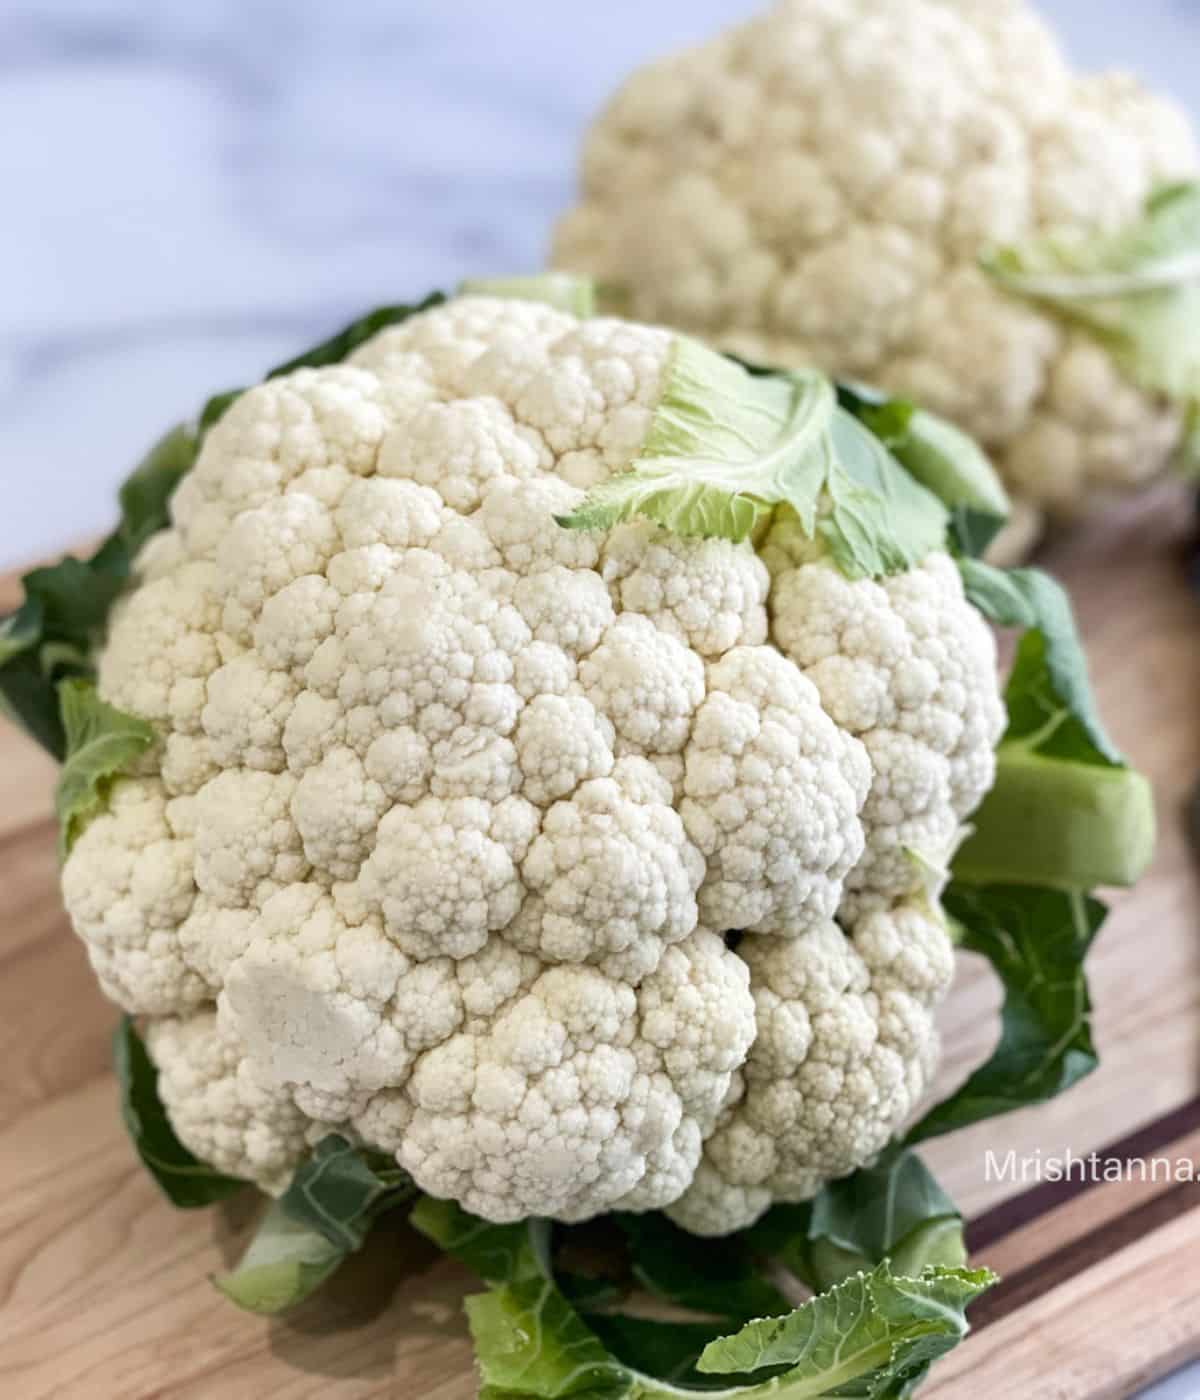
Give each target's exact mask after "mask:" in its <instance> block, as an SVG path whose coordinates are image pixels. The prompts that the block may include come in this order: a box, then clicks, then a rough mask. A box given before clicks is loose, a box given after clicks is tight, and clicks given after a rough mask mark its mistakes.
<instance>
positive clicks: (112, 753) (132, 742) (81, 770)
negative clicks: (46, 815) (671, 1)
mask: <svg viewBox="0 0 1200 1400" xmlns="http://www.w3.org/2000/svg"><path fill="white" fill-rule="evenodd" d="M58 695H59V704H60V707H61V713H62V721H63V730H64V733H65V735H66V756H65V759H64V762H63V769H62V772H61V773H60V774H59V778H58V784H57V786H56V787H55V789H54V807H55V811H56V812H57V813H58V827H59V854H60V855H61V856H62V858H63V859H64V860H65V859H66V858H67V856H69V855H70V854H71V848H72V846H74V844H75V842H76V841H77V840H78V839H79V837H80V835H81V834H82V832H83V830H84V828H85V827H86V826H87V824H88V822H89V821H91V820H92V818H93V817H95V816H96V815H97V814H98V813H100V812H102V811H103V810H104V809H105V807H107V805H108V795H109V792H110V791H111V789H112V785H113V783H114V782H115V781H116V780H117V779H118V778H119V777H121V776H122V775H123V774H125V773H128V772H129V771H130V769H131V768H132V767H133V766H134V765H135V764H136V763H137V761H138V759H139V758H141V756H142V755H143V754H144V753H145V752H146V750H147V749H149V748H151V747H152V746H153V745H154V743H155V741H156V735H155V733H154V730H153V729H152V728H151V727H150V725H148V724H147V723H146V722H145V720H142V719H138V718H137V717H136V716H135V715H127V714H123V713H122V712H121V711H120V710H115V709H113V707H112V706H111V705H108V704H106V703H105V702H104V701H103V700H101V699H100V697H99V695H98V694H97V693H96V687H95V686H94V685H93V684H92V682H91V681H83V680H67V681H63V682H62V683H61V684H60V685H59V687H58Z"/></svg>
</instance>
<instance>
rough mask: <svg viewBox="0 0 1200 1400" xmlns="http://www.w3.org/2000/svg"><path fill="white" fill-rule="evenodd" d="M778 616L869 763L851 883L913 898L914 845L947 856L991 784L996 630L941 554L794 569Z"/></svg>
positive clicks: (788, 648) (996, 716)
mask: <svg viewBox="0 0 1200 1400" xmlns="http://www.w3.org/2000/svg"><path fill="white" fill-rule="evenodd" d="M771 611H772V635H773V637H774V640H775V642H776V644H777V645H778V646H779V648H780V650H781V651H782V652H783V654H784V655H785V656H787V657H789V658H790V659H791V660H792V661H793V662H794V663H795V664H796V666H798V667H799V668H800V670H801V671H802V672H803V674H804V675H805V676H806V677H807V678H808V680H810V681H811V682H812V683H813V684H814V685H815V687H816V689H817V691H818V693H819V695H820V698H821V705H822V707H823V708H824V710H825V711H826V713H827V714H828V715H829V716H830V717H831V718H832V719H833V721H834V722H835V723H836V724H837V725H838V726H839V727H840V728H841V729H842V730H844V731H845V732H847V733H849V734H852V735H854V736H855V737H856V738H858V739H859V740H860V741H861V742H862V744H863V746H864V748H865V749H866V751H867V754H868V756H869V758H870V763H871V787H870V793H869V795H868V797H867V800H866V802H865V804H864V805H863V808H862V813H861V819H862V825H863V829H864V831H865V834H866V849H865V851H864V853H863V855H862V858H861V859H860V860H859V861H858V863H857V864H856V866H855V869H854V871H853V873H852V874H851V875H850V877H849V879H848V881H847V885H848V888H849V889H850V890H851V891H853V892H854V894H855V897H856V898H857V899H858V900H860V901H865V902H866V903H870V902H872V901H876V900H884V901H891V900H894V899H896V898H899V897H901V896H903V895H905V894H909V893H912V892H913V891H914V890H916V889H917V888H918V887H919V886H920V882H921V874H920V870H919V868H918V867H917V866H916V865H915V864H914V862H913V860H912V853H914V852H916V853H918V854H919V855H920V856H922V857H923V858H924V859H925V860H926V861H928V862H929V863H930V864H931V865H934V866H943V865H945V864H947V863H948V862H949V859H950V856H951V854H952V853H953V850H954V848H955V845H956V844H957V841H958V839H959V835H960V832H961V828H962V824H963V821H964V820H965V818H966V817H967V816H968V814H969V813H970V812H971V811H973V810H974V808H975V807H976V806H977V805H978V803H979V801H980V799H981V798H982V797H983V795H984V793H985V792H986V791H987V790H988V788H989V787H990V786H991V783H992V777H993V774H994V772H995V758H994V754H993V750H994V747H995V744H996V741H997V740H998V739H999V737H1000V734H1001V732H1002V731H1003V728H1004V722H1005V716H1004V707H1003V705H1002V703H1001V701H1000V697H999V694H998V692H997V688H996V644H995V640H994V638H993V636H992V633H991V631H990V629H989V628H988V626H987V624H986V623H985V622H984V621H983V619H982V618H981V617H980V615H979V614H978V613H977V612H975V610H974V609H973V608H972V607H971V606H970V605H969V604H968V603H967V602H966V600H965V599H964V597H963V592H962V580H961V578H960V576H959V572H958V570H957V568H956V567H955V565H954V564H953V562H952V561H951V560H950V559H949V558H948V557H947V556H946V555H940V554H935V555H931V556H930V557H929V559H927V560H926V562H925V564H924V565H923V566H922V567H920V568H918V569H914V570H912V571H910V572H909V573H906V574H898V575H895V576H894V577H892V578H888V579H884V580H882V581H880V582H878V583H876V582H872V581H870V580H853V581H852V580H850V579H847V578H845V577H844V576H843V575H842V574H840V573H838V572H837V571H836V570H835V569H833V568H830V567H829V566H828V565H826V564H803V565H801V566H800V567H799V568H795V569H785V570H784V571H783V572H781V573H780V574H778V575H777V576H776V578H775V580H774V583H773V587H772V594H771Z"/></svg>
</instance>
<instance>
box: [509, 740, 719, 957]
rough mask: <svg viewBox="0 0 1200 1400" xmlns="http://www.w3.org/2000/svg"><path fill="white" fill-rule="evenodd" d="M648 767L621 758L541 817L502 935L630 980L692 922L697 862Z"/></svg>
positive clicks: (700, 866)
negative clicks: (522, 892) (514, 910)
mask: <svg viewBox="0 0 1200 1400" xmlns="http://www.w3.org/2000/svg"><path fill="white" fill-rule="evenodd" d="M671 796H672V795H671V790H670V788H669V787H668V785H667V784H666V783H665V782H664V781H663V780H662V778H661V777H660V776H659V775H658V774H657V773H656V772H655V770H654V769H653V768H652V767H651V765H650V764H648V763H646V762H645V761H644V760H642V759H638V758H624V759H621V760H620V762H619V763H617V765H616V766H615V767H614V769H613V772H612V776H611V777H610V778H593V779H591V780H590V781H588V782H586V783H584V784H583V785H582V786H581V787H580V788H579V789H578V791H577V792H576V793H575V794H574V796H573V797H572V798H571V799H570V800H569V801H564V802H556V803H555V804H554V806H552V807H551V808H550V809H549V811H548V812H546V814H545V816H544V817H543V819H542V825H541V831H540V833H539V835H538V836H537V838H536V839H535V840H534V842H533V844H532V845H531V846H530V848H529V854H528V855H527V856H526V858H525V860H524V863H523V864H522V867H521V876H522V879H523V880H524V883H525V886H526V888H527V889H528V890H529V892H530V898H529V899H528V900H527V901H526V903H525V906H524V908H522V910H521V913H520V917H519V918H518V919H516V921H515V922H514V923H513V924H512V926H511V927H510V928H509V929H508V930H507V933H506V936H507V937H508V938H510V939H511V940H512V941H513V942H514V943H516V944H517V946H518V947H521V948H523V949H526V950H528V951H531V952H537V953H539V954H540V956H541V957H542V958H544V959H545V960H546V961H548V962H595V963H599V964H600V965H601V966H603V967H605V968H606V969H607V970H609V971H611V972H612V973H613V974H614V975H618V976H624V977H627V978H629V979H630V980H631V981H636V980H638V979H639V978H640V977H641V976H642V975H644V974H645V973H647V972H649V971H651V970H652V969H653V968H654V967H655V966H657V964H658V961H659V959H660V958H661V956H662V949H663V947H664V945H666V944H668V943H673V942H677V941H678V940H679V939H681V938H685V937H687V935H688V934H689V933H691V932H692V930H693V929H694V928H695V927H696V918H697V914H696V900H695V893H696V887H697V885H698V884H699V883H700V879H701V876H702V875H703V872H704V862H703V860H701V858H700V855H699V853H698V852H697V851H696V849H695V847H694V846H693V845H692V843H691V842H690V841H689V840H688V838H687V835H686V834H685V832H684V826H683V822H682V821H681V820H680V817H679V814H678V813H677V812H676V811H675V809H674V807H673V806H672V805H671Z"/></svg>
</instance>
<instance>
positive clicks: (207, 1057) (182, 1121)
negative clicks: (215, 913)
mask: <svg viewBox="0 0 1200 1400" xmlns="http://www.w3.org/2000/svg"><path fill="white" fill-rule="evenodd" d="M146 1044H147V1048H148V1049H149V1051H150V1055H151V1058H152V1059H153V1060H154V1063H155V1066H156V1067H157V1069H158V1093H159V1097H160V1098H161V1099H162V1102H163V1106H164V1107H165V1108H166V1110H167V1115H168V1117H169V1118H170V1120H171V1126H172V1127H173V1128H174V1130H175V1134H176V1136H177V1137H178V1138H179V1140H180V1142H182V1143H183V1145H184V1146H185V1147H186V1148H188V1149H189V1150H190V1151H191V1152H192V1153H193V1154H194V1155H195V1156H196V1157H198V1158H199V1159H200V1161H202V1162H206V1163H208V1165H209V1166H212V1167H215V1168H216V1169H217V1170H218V1171H220V1172H223V1173H225V1174H226V1175H228V1176H232V1177H236V1178H238V1179H239V1180H243V1181H252V1182H254V1183H255V1184H256V1185H257V1186H260V1187H261V1188H262V1189H263V1190H264V1191H267V1192H270V1193H271V1194H272V1195H278V1194H279V1193H280V1192H282V1191H283V1190H284V1189H285V1188H286V1186H287V1184H288V1181H289V1180H290V1178H291V1175H292V1172H293V1171H294V1170H295V1169H296V1167H297V1166H298V1165H299V1163H300V1162H301V1161H303V1159H304V1158H305V1157H306V1156H307V1155H308V1151H309V1148H310V1146H311V1145H312V1144H313V1143H314V1142H316V1141H318V1140H319V1139H320V1138H321V1137H323V1136H324V1135H325V1132H326V1131H328V1130H329V1128H331V1127H332V1125H329V1127H326V1126H325V1125H321V1124H318V1123H314V1122H313V1120H311V1119H310V1118H309V1117H308V1116H307V1115H306V1114H304V1113H302V1112H301V1111H300V1110H299V1109H298V1108H297V1107H296V1105H295V1104H294V1103H293V1102H292V1096H291V1094H289V1093H288V1092H287V1091H285V1090H280V1089H275V1088H272V1087H271V1086H269V1085H268V1084H266V1083H264V1082H263V1080H262V1079H261V1078H260V1077H259V1074H258V1073H257V1071H256V1069H255V1066H254V1065H253V1064H252V1062H251V1061H250V1059H249V1058H248V1057H247V1056H246V1053H245V1050H244V1048H243V1047H242V1046H241V1045H239V1044H238V1042H237V1041H236V1040H235V1039H233V1038H232V1037H231V1036H230V1035H229V1033H228V1032H227V1031H224V1030H223V1029H222V1028H221V1027H219V1026H218V1023H217V1015H216V1012H215V1011H213V1010H212V1009H211V1008H205V1009H204V1010H201V1011H199V1012H197V1013H196V1014H194V1015H192V1016H187V1017H182V1018H180V1017H164V1018H162V1019H160V1020H154V1021H151V1022H150V1023H149V1024H148V1025H147V1027H146Z"/></svg>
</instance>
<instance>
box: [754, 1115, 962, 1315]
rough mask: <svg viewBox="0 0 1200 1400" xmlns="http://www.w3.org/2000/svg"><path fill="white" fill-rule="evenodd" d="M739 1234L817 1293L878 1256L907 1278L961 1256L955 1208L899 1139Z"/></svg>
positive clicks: (864, 1267) (947, 1264) (959, 1224)
mask: <svg viewBox="0 0 1200 1400" xmlns="http://www.w3.org/2000/svg"><path fill="white" fill-rule="evenodd" d="M739 1238H740V1239H741V1240H743V1241H744V1242H745V1244H746V1245H747V1247H749V1248H751V1249H752V1250H754V1251H756V1252H759V1253H762V1254H765V1255H767V1256H768V1257H770V1258H773V1259H777V1260H779V1262H780V1263H781V1264H783V1265H784V1266H785V1267H787V1268H788V1269H790V1270H791V1272H792V1273H794V1274H795V1275H796V1277H797V1278H799V1279H800V1280H801V1281H802V1282H804V1283H806V1284H807V1285H808V1286H809V1287H810V1288H811V1289H812V1290H813V1291H814V1292H818V1293H819V1292H823V1291H824V1290H825V1289H827V1288H831V1287H832V1286H833V1285H834V1284H836V1283H841V1282H842V1281H843V1280H844V1279H846V1278H849V1277H850V1276H851V1275H853V1274H856V1273H860V1272H862V1271H864V1270H870V1269H872V1268H874V1267H875V1266H876V1265H877V1264H880V1263H882V1262H883V1261H884V1260H885V1259H887V1260H888V1261H889V1262H890V1264H891V1266H892V1271H893V1272H894V1273H898V1274H910V1275H913V1276H914V1277H915V1276H916V1275H918V1274H920V1273H921V1272H922V1271H923V1270H924V1269H926V1268H927V1267H929V1266H931V1265H939V1266H942V1267H946V1268H956V1267H958V1266H960V1265H962V1264H964V1263H965V1262H966V1247H965V1245H964V1243H963V1226H962V1217H961V1216H960V1214H959V1211H958V1208H957V1207H956V1206H955V1204H954V1202H953V1201H952V1200H951V1199H950V1198H949V1196H947V1195H946V1193H945V1192H944V1191H943V1190H942V1188H941V1187H940V1186H939V1185H938V1183H937V1181H936V1180H935V1179H934V1177H933V1175H932V1174H931V1173H930V1171H929V1169H928V1168H927V1167H926V1166H925V1165H924V1163H923V1162H922V1161H921V1160H920V1158H919V1157H918V1156H917V1155H916V1154H915V1153H914V1152H912V1151H911V1150H909V1149H908V1148H907V1147H906V1146H904V1144H903V1143H898V1142H897V1143H893V1144H892V1145H891V1146H890V1147H889V1148H888V1149H887V1150H886V1151H885V1152H884V1153H883V1154H882V1155H881V1156H880V1157H879V1159H878V1160H877V1161H876V1162H875V1163H874V1165H872V1166H869V1167H860V1168H859V1170H858V1171H856V1172H854V1173H852V1174H851V1175H850V1176H847V1177H842V1178H841V1179H840V1180H837V1181H830V1182H827V1183H826V1184H825V1185H824V1186H823V1187H822V1188H821V1190H820V1191H819V1192H818V1193H817V1194H816V1196H815V1197H814V1198H813V1199H812V1201H810V1202H806V1203H805V1204H803V1205H798V1206H797V1205H776V1206H772V1207H771V1209H770V1210H769V1211H768V1212H767V1213H766V1215H765V1216H763V1217H762V1219H761V1220H759V1221H758V1222H757V1223H756V1224H755V1225H753V1226H751V1228H750V1229H749V1230H747V1231H744V1232H743V1233H742V1235H741V1236H740V1237H739Z"/></svg>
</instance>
